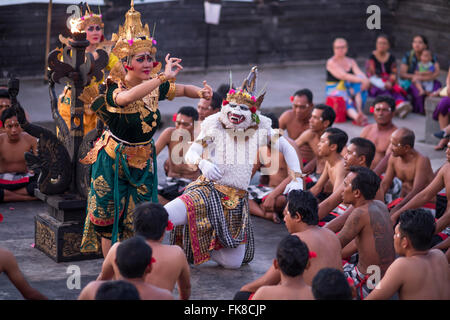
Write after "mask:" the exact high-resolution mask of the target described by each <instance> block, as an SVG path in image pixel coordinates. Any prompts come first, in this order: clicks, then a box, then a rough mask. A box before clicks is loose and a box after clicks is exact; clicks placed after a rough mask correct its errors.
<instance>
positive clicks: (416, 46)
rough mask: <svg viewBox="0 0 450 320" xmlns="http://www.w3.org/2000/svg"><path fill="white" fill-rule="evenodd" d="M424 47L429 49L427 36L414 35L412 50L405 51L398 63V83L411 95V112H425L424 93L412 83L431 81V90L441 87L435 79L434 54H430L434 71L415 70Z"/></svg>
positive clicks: (435, 61) (437, 65)
mask: <svg viewBox="0 0 450 320" xmlns="http://www.w3.org/2000/svg"><path fill="white" fill-rule="evenodd" d="M425 49H428V50H429V49H430V48H429V46H428V40H427V38H425V37H424V36H422V35H417V36H415V37H414V39H413V42H412V50H410V51H408V52H406V53H405V55H404V56H403V59H402V63H401V65H400V79H401V80H400V85H401V86H402V88H403V89H404V90H406V91H407V92H408V93H409V94H411V96H412V100H411V102H412V106H413V112H416V113H421V114H425V108H424V102H425V95H423V94H421V91H420V90H419V88H418V87H417V86H416V85H413V83H417V82H418V81H433V86H432V88H431V90H430V91H431V92H434V91H436V90H438V89H439V88H440V87H441V83H440V82H439V81H438V80H436V79H437V77H438V76H439V72H440V68H439V63H438V61H437V58H436V56H435V55H434V54H432V56H431V62H432V64H433V66H434V71H426V72H420V71H418V70H417V66H418V63H419V61H420V56H421V54H422V52H423V51H424V50H425Z"/></svg>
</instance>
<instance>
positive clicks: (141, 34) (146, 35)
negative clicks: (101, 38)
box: [111, 0, 156, 59]
mask: <svg viewBox="0 0 450 320" xmlns="http://www.w3.org/2000/svg"><path fill="white" fill-rule="evenodd" d="M153 33H154V31H153ZM111 40H112V41H114V42H116V45H115V46H114V49H113V53H114V54H115V55H116V56H117V57H118V58H119V59H123V58H125V57H128V56H132V55H135V54H137V53H139V52H143V51H148V52H150V54H151V55H152V56H153V57H155V55H156V48H155V47H154V46H153V45H155V44H156V41H155V40H154V39H153V38H152V37H150V32H149V30H148V24H146V25H145V27H143V26H142V22H141V14H140V13H139V11H136V10H135V9H134V1H133V0H131V8H130V10H128V12H127V13H126V14H125V23H124V24H123V26H119V31H118V32H117V34H116V33H114V34H113V35H112V38H111Z"/></svg>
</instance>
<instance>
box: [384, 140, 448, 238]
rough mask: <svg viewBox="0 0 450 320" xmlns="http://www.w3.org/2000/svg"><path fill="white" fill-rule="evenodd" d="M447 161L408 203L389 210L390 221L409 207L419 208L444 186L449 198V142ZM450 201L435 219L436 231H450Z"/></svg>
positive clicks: (394, 219) (395, 219)
mask: <svg viewBox="0 0 450 320" xmlns="http://www.w3.org/2000/svg"><path fill="white" fill-rule="evenodd" d="M446 157H447V162H446V163H445V164H444V165H443V166H442V167H441V168H440V169H439V171H438V173H437V174H436V176H435V177H434V179H433V180H432V181H431V183H430V184H428V186H427V187H426V188H424V189H423V190H422V191H420V192H419V193H417V194H416V195H415V196H414V197H413V198H412V199H411V200H410V201H409V202H408V203H406V204H405V205H404V206H402V207H401V208H400V209H398V210H395V209H394V210H392V211H391V221H392V222H393V223H394V224H395V223H396V222H397V220H398V218H399V216H400V214H401V213H402V212H404V211H406V210H409V209H416V208H420V207H421V206H423V205H424V204H426V203H427V202H428V201H431V200H432V199H434V198H435V197H436V194H437V193H438V192H439V191H441V190H442V189H443V188H445V191H446V193H447V194H446V195H447V199H450V142H449V143H448V144H447V150H446ZM449 227H450V201H447V208H446V209H445V212H444V214H443V215H442V216H441V217H439V219H438V220H437V221H436V231H435V233H439V232H441V231H444V230H445V231H446V232H447V233H450V232H449V231H450V230H449V229H450V228H449Z"/></svg>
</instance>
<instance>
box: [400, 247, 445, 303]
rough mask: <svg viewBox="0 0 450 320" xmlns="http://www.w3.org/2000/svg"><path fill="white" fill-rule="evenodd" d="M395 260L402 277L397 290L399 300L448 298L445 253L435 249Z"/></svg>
mask: <svg viewBox="0 0 450 320" xmlns="http://www.w3.org/2000/svg"><path fill="white" fill-rule="evenodd" d="M398 260H399V261H396V264H398V266H397V267H398V268H399V271H400V272H401V273H402V274H403V275H402V277H404V281H403V285H402V287H401V288H400V291H399V298H400V299H401V300H411V299H429V300H448V299H450V277H449V274H450V272H449V271H450V270H449V265H448V263H447V259H446V257H445V255H444V254H443V253H442V252H441V251H440V250H437V249H434V250H429V251H428V253H427V254H425V255H414V256H412V257H401V258H398Z"/></svg>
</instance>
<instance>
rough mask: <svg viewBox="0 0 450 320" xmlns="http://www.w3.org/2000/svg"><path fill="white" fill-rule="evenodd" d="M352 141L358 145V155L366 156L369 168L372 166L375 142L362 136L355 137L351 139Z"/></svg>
mask: <svg viewBox="0 0 450 320" xmlns="http://www.w3.org/2000/svg"><path fill="white" fill-rule="evenodd" d="M350 143H351V144H354V145H355V146H356V154H357V155H358V157H360V156H364V157H365V158H366V166H367V168H370V165H371V164H372V161H373V159H374V158H375V152H376V148H375V144H374V143H373V142H372V141H370V140H368V139H364V138H361V137H356V138H353V139H352V140H350Z"/></svg>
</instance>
